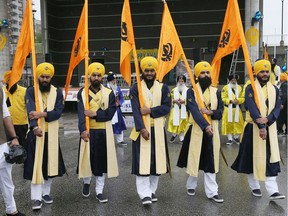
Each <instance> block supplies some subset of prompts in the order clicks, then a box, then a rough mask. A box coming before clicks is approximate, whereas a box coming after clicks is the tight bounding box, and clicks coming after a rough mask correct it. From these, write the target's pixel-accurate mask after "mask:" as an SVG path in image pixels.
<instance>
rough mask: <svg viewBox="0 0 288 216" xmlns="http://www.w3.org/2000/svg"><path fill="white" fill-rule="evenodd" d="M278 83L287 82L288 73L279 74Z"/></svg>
mask: <svg viewBox="0 0 288 216" xmlns="http://www.w3.org/2000/svg"><path fill="white" fill-rule="evenodd" d="M280 81H282V82H285V81H288V73H285V72H283V73H281V74H280Z"/></svg>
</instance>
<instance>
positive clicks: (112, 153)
mask: <svg viewBox="0 0 288 216" xmlns="http://www.w3.org/2000/svg"><path fill="white" fill-rule="evenodd" d="M110 92H111V90H110V89H108V88H106V87H104V86H103V85H101V94H102V99H103V102H104V107H103V108H104V109H108V107H109V94H110ZM81 96H82V100H83V104H85V100H86V97H85V92H84V90H83V91H82V94H81ZM94 109H95V108H94ZM94 109H93V111H95V112H96V111H97V110H98V109H99V107H97V108H96V110H94ZM105 127H106V144H107V146H106V147H107V177H108V178H112V177H117V176H118V175H119V171H118V163H117V156H116V149H115V143H114V136H111V134H113V129H112V123H111V121H106V122H105ZM91 176H92V172H91V164H90V142H89V141H88V142H85V141H84V140H83V139H81V144H80V152H79V173H78V177H79V178H85V177H91Z"/></svg>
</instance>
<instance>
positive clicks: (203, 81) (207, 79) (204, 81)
mask: <svg viewBox="0 0 288 216" xmlns="http://www.w3.org/2000/svg"><path fill="white" fill-rule="evenodd" d="M198 82H199V84H200V86H201V88H202V90H205V89H206V88H208V87H209V86H210V85H211V83H212V80H211V78H210V77H203V78H199V77H198Z"/></svg>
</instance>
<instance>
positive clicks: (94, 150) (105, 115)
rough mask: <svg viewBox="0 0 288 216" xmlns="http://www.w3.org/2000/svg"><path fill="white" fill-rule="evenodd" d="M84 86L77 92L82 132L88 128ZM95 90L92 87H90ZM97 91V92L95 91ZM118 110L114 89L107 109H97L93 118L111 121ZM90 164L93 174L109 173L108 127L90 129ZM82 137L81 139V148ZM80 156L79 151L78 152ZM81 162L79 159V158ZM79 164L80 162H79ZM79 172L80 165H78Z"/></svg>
mask: <svg viewBox="0 0 288 216" xmlns="http://www.w3.org/2000/svg"><path fill="white" fill-rule="evenodd" d="M83 89H84V88H81V89H80V90H79V92H78V94H77V99H78V103H77V110H78V129H79V132H80V133H82V132H83V131H85V130H86V126H85V115H84V110H85V107H84V104H83V100H82V95H81V94H82V91H83ZM89 89H90V90H91V91H93V90H92V89H91V88H89ZM94 93H95V92H94ZM91 100H92V97H91V96H90V95H89V101H91ZM115 111H116V102H115V96H114V93H113V91H111V93H110V94H109V106H108V108H107V109H106V110H102V109H101V108H100V109H98V110H97V111H96V113H97V115H96V116H95V117H94V118H93V119H95V120H96V121H97V122H106V121H110V120H111V119H112V118H113V115H114V113H115ZM89 133H90V164H91V170H92V173H93V175H95V176H102V175H103V173H107V146H106V129H90V131H89ZM80 143H81V138H80V141H79V149H80ZM78 158H79V152H78ZM78 162H79V160H78ZM78 165H79V164H78ZM77 173H78V167H77Z"/></svg>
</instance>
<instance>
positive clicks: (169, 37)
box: [157, 2, 184, 82]
mask: <svg viewBox="0 0 288 216" xmlns="http://www.w3.org/2000/svg"><path fill="white" fill-rule="evenodd" d="M183 53H184V51H183V48H182V45H181V42H180V40H179V37H178V34H177V31H176V28H175V26H174V22H173V20H172V17H171V14H170V11H169V8H168V6H167V3H166V2H164V11H163V15H162V24H161V33H160V41H159V49H158V71H157V79H158V80H159V81H160V82H162V80H163V78H164V76H165V75H166V74H167V73H169V71H171V70H172V69H173V68H174V67H175V65H176V64H177V62H178V61H179V59H180V58H181V56H182V55H183Z"/></svg>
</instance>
